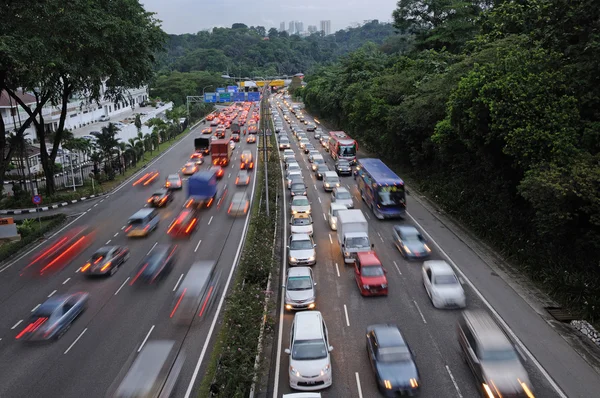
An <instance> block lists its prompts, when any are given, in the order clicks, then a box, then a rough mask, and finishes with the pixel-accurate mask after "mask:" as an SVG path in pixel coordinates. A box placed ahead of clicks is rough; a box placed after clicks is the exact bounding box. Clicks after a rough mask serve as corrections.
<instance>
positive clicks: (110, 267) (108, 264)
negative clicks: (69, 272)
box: [80, 246, 129, 276]
mask: <svg viewBox="0 0 600 398" xmlns="http://www.w3.org/2000/svg"><path fill="white" fill-rule="evenodd" d="M127 260H129V248H128V247H126V246H104V247H101V248H100V249H98V250H96V252H95V253H94V254H92V257H91V258H90V259H89V260H88V262H87V263H85V265H84V266H83V267H81V270H80V272H81V273H82V274H84V275H87V276H92V275H107V274H108V275H111V276H112V275H114V274H115V273H116V272H117V270H118V269H119V267H120V266H121V265H123V263H125V261H127Z"/></svg>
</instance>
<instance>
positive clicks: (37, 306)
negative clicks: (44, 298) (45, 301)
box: [31, 304, 42, 312]
mask: <svg viewBox="0 0 600 398" xmlns="http://www.w3.org/2000/svg"><path fill="white" fill-rule="evenodd" d="M40 305H42V304H38V305H36V306H35V307H33V309H32V310H31V312H35V310H37V309H38V308H40Z"/></svg>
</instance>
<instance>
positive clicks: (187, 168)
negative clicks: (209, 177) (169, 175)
mask: <svg viewBox="0 0 600 398" xmlns="http://www.w3.org/2000/svg"><path fill="white" fill-rule="evenodd" d="M198 170H199V168H198V165H197V164H196V163H193V162H188V163H186V164H185V165H184V166H183V168H182V169H181V173H182V174H183V175H185V176H191V175H192V174H194V173H196V172H197V171H198Z"/></svg>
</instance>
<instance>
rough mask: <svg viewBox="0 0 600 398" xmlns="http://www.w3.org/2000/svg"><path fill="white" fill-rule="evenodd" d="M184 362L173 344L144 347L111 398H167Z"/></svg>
mask: <svg viewBox="0 0 600 398" xmlns="http://www.w3.org/2000/svg"><path fill="white" fill-rule="evenodd" d="M184 362H185V353H184V351H183V350H180V345H179V343H178V342H176V341H174V340H150V341H147V342H146V344H144V346H143V348H142V350H141V351H140V353H139V354H138V355H137V357H136V358H135V361H134V362H133V364H132V365H131V368H129V371H128V372H127V374H126V375H125V377H124V378H123V380H122V381H121V383H120V384H119V387H118V388H117V391H116V392H115V394H114V395H113V397H114V398H132V397H140V398H141V397H148V398H150V397H157V398H159V397H169V396H170V395H171V393H172V392H173V390H174V388H175V386H176V385H177V380H178V379H179V375H180V373H181V369H182V368H183V364H184Z"/></svg>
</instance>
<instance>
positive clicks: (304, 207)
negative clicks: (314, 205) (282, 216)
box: [291, 195, 310, 214]
mask: <svg viewBox="0 0 600 398" xmlns="http://www.w3.org/2000/svg"><path fill="white" fill-rule="evenodd" d="M291 207H292V214H298V213H306V214H310V202H309V201H308V198H307V197H306V196H304V195H298V196H294V198H293V199H292V202H291Z"/></svg>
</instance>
